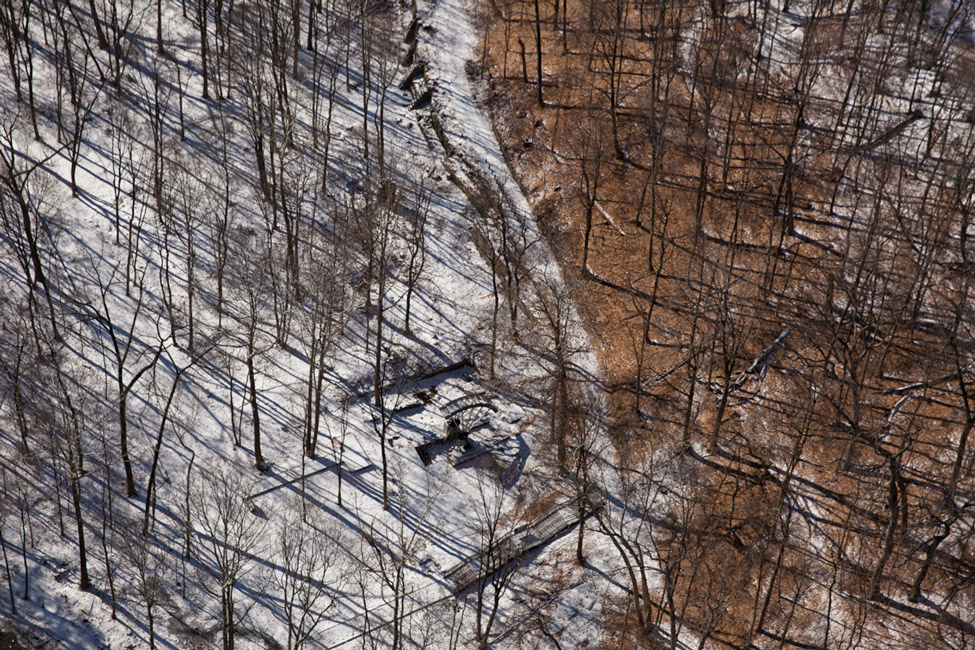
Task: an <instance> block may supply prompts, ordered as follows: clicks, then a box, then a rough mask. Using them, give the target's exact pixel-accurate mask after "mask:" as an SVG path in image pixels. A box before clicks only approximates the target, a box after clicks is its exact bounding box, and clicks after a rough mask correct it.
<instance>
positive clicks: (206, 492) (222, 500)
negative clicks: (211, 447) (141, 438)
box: [190, 466, 266, 650]
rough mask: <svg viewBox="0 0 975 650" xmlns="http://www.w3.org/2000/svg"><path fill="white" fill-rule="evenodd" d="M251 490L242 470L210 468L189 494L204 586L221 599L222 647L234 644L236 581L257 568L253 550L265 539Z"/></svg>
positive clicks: (227, 649)
mask: <svg viewBox="0 0 975 650" xmlns="http://www.w3.org/2000/svg"><path fill="white" fill-rule="evenodd" d="M248 492H249V485H248V484H247V483H245V481H244V479H243V478H242V476H241V474H240V473H239V472H236V471H234V470H233V469H227V468H224V467H223V466H209V467H207V468H206V471H204V472H202V473H201V474H200V476H199V478H198V479H197V482H196V484H195V486H194V488H193V490H192V492H191V493H190V502H191V504H192V509H193V514H194V519H193V528H194V530H195V532H196V539H197V548H198V549H199V550H200V554H201V560H202V562H201V564H200V571H201V573H202V578H203V587H204V589H206V590H207V591H208V592H209V593H211V594H213V595H214V596H216V597H217V598H219V600H220V625H221V630H222V642H223V650H233V649H234V647H235V640H236V630H237V625H238V622H239V620H240V616H241V615H242V612H241V610H240V607H239V605H238V603H237V592H238V585H239V583H240V581H241V580H243V579H245V578H246V577H247V576H248V575H249V574H250V573H251V572H252V571H253V570H254V568H255V567H256V566H257V564H256V563H255V561H254V559H255V558H254V554H255V552H257V551H258V550H260V548H261V545H262V544H263V542H264V529H265V524H266V521H265V520H264V519H262V518H260V517H256V516H254V515H252V514H251V511H250V508H249V507H248V506H247V504H246V503H245V495H247V494H248Z"/></svg>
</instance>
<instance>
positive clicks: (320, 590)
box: [273, 494, 345, 650]
mask: <svg viewBox="0 0 975 650" xmlns="http://www.w3.org/2000/svg"><path fill="white" fill-rule="evenodd" d="M281 523H282V525H281V527H280V528H279V529H278V534H277V550H278V554H279V557H280V558H281V569H280V571H276V572H275V573H274V578H273V579H274V583H275V585H276V586H277V587H278V589H279V590H280V592H281V601H282V603H283V608H284V618H285V621H286V623H287V627H288V643H287V648H288V650H301V648H303V647H305V646H306V644H308V643H309V642H310V641H311V640H312V638H313V636H312V635H313V634H314V633H315V630H316V629H317V628H318V626H319V625H320V624H321V623H322V622H323V621H325V620H327V617H328V616H329V612H330V610H331V608H332V606H333V605H334V604H335V602H336V599H337V597H338V594H339V593H341V591H342V589H343V585H344V581H345V576H344V575H342V574H341V573H338V574H337V573H336V571H334V570H333V569H336V568H337V563H338V561H339V559H340V555H339V554H340V552H341V540H340V539H339V538H338V535H339V530H338V529H337V527H336V526H334V525H332V522H329V521H327V520H326V519H325V517H324V515H323V514H322V511H321V510H319V509H317V508H313V509H308V508H307V506H306V504H305V502H304V496H303V495H300V494H299V495H296V497H295V498H294V499H293V500H292V501H291V503H290V504H289V506H288V508H287V510H286V511H285V513H284V518H283V521H282V522H281Z"/></svg>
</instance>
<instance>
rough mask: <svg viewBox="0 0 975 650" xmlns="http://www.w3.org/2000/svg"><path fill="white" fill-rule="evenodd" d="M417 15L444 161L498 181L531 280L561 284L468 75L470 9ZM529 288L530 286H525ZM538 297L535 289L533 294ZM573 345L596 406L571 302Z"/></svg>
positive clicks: (472, 36)
mask: <svg viewBox="0 0 975 650" xmlns="http://www.w3.org/2000/svg"><path fill="white" fill-rule="evenodd" d="M418 17H419V19H420V21H421V22H422V23H423V24H424V27H425V28H424V29H421V30H419V36H418V40H419V43H418V46H417V51H418V54H419V56H420V58H421V60H422V61H424V63H425V64H426V70H427V79H428V80H430V82H431V83H432V84H434V87H435V90H434V93H433V99H432V102H431V104H430V110H431V111H432V112H435V114H436V116H437V118H438V120H439V123H440V127H441V128H442V130H443V132H444V135H445V137H446V140H447V141H448V142H449V143H450V148H451V151H450V152H448V153H447V158H446V160H445V161H444V166H445V167H447V168H448V171H450V170H451V169H453V170H455V173H456V170H457V168H458V167H459V168H460V170H461V173H462V174H464V175H467V176H469V177H477V178H479V179H480V180H482V181H487V182H489V183H490V182H491V181H499V183H500V188H499V189H503V191H504V193H505V196H504V197H502V198H503V199H504V200H505V202H506V203H507V205H508V206H510V208H511V211H512V214H511V217H512V220H513V221H515V222H516V224H515V225H517V226H518V227H519V228H521V229H523V230H524V232H525V233H526V234H527V236H528V237H527V241H528V242H529V244H528V251H527V252H528V253H529V258H530V259H531V270H532V272H533V273H532V276H533V277H532V280H533V281H534V282H536V283H541V284H544V285H545V286H548V287H552V288H561V287H563V286H564V281H563V277H562V271H561V268H560V267H559V264H558V263H557V261H556V260H555V257H554V255H553V254H552V251H551V249H550V248H549V247H548V244H547V243H546V242H545V239H544V237H543V236H542V233H541V231H540V230H539V228H538V224H537V222H536V221H535V217H534V215H533V213H532V209H531V206H530V205H529V203H528V200H527V198H526V197H525V194H524V192H523V191H522V189H521V186H520V185H519V184H518V182H517V180H516V179H515V177H514V175H513V174H512V172H511V169H510V168H509V166H508V163H507V161H506V160H505V158H504V155H503V154H502V150H501V145H500V143H499V142H498V140H497V137H496V135H495V131H494V128H493V127H492V125H491V121H490V119H489V118H488V117H487V116H486V115H485V114H484V112H483V110H482V109H481V107H480V106H479V102H478V99H477V92H476V90H475V88H474V87H473V85H472V84H471V82H470V79H469V78H468V75H467V66H468V62H469V61H471V60H473V56H474V50H475V46H476V45H477V30H476V28H475V27H474V24H473V20H472V17H471V14H470V9H469V2H468V0H434V1H433V2H432V3H423V5H422V6H421V8H420V9H419V11H418ZM529 290H531V288H529ZM533 298H534V299H536V300H537V294H536V295H535V296H533ZM569 318H570V325H569V331H570V336H571V337H572V338H573V345H572V348H573V349H574V350H578V351H579V352H578V354H577V356H576V358H575V359H574V360H573V365H574V366H575V367H576V369H577V371H579V372H580V373H581V374H582V375H583V376H584V378H586V379H587V380H588V381H590V382H592V384H593V385H594V387H595V388H596V389H597V390H594V391H592V392H593V394H594V397H595V399H597V400H598V401H597V402H596V404H597V405H598V407H599V409H600V411H602V412H603V413H605V403H604V402H605V401H604V400H603V399H602V397H603V396H602V391H601V390H599V386H600V385H601V373H600V371H599V364H598V362H597V360H596V355H595V354H594V353H593V350H592V345H591V342H590V340H589V337H588V335H587V334H586V331H585V328H584V327H583V325H582V320H581V319H580V318H579V314H578V311H577V310H576V308H575V305H572V306H571V307H570V314H569Z"/></svg>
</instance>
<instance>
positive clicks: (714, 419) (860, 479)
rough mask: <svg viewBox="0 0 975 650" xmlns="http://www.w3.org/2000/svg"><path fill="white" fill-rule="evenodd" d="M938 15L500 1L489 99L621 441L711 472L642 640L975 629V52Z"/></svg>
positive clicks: (886, 636) (696, 493)
mask: <svg viewBox="0 0 975 650" xmlns="http://www.w3.org/2000/svg"><path fill="white" fill-rule="evenodd" d="M944 5H945V6H944V7H942V9H943V10H944V11H942V12H941V13H937V12H932V11H929V8H928V5H927V4H923V6H922V4H916V5H915V4H914V3H900V4H897V6H893V4H892V3H869V2H858V1H854V2H852V3H847V2H844V3H832V2H828V1H823V2H791V3H790V2H786V3H785V6H778V5H776V4H775V3H759V2H720V1H719V2H709V3H703V2H701V3H697V2H676V3H640V2H625V1H623V0H617V1H614V2H607V3H599V4H597V3H581V2H578V1H569V0H563V1H562V2H559V1H556V2H555V3H554V4H553V3H551V2H536V1H535V0H533V1H532V2H524V1H521V0H497V1H496V2H492V3H491V4H490V5H488V6H486V7H485V8H484V11H485V24H486V28H485V33H484V43H483V45H484V48H483V57H482V60H481V62H480V64H481V66H480V74H481V75H482V77H483V80H484V99H485V100H486V102H487V104H488V106H489V107H490V109H491V111H492V115H493V119H494V122H495V126H496V129H497V131H498V134H499V137H500V139H501V144H502V147H503V149H504V151H505V154H506V156H507V159H508V162H509V164H510V165H511V167H512V169H513V171H514V172H515V175H516V176H517V177H518V179H519V181H520V182H521V184H522V186H523V187H524V189H525V190H526V194H527V196H528V197H529V200H530V201H531V202H532V205H533V209H534V211H535V214H536V217H537V218H538V219H539V222H540V224H541V225H542V228H543V231H544V232H545V234H546V236H547V238H548V240H549V242H550V244H551V245H552V246H553V248H554V250H555V251H556V253H557V255H558V257H559V258H560V260H561V262H562V264H563V269H564V272H565V275H566V278H567V281H568V284H569V286H571V287H572V288H573V291H574V294H575V298H576V301H577V305H578V307H579V310H580V313H581V315H582V317H583V320H584V322H585V324H586V326H587V328H588V330H589V333H590V336H591V337H592V340H593V341H594V344H595V347H596V352H597V355H598V358H599V360H600V363H601V365H602V370H603V374H604V378H605V380H606V382H607V386H608V390H609V399H610V406H611V412H612V433H613V437H614V441H615V444H616V445H617V447H618V449H619V450H620V451H621V452H623V453H621V457H623V458H624V459H629V461H632V462H630V463H629V464H630V465H631V467H638V466H640V463H639V459H640V457H641V455H643V454H645V453H647V450H650V449H661V448H665V447H666V448H673V447H676V448H677V449H678V450H682V451H680V452H679V453H680V458H679V459H678V460H679V464H680V466H681V467H689V468H691V469H687V470H686V480H685V481H684V483H685V485H684V488H686V489H681V490H677V491H676V492H677V493H676V494H675V493H673V492H674V491H671V493H670V496H669V497H668V498H667V500H665V506H666V507H665V512H664V514H662V515H661V516H660V520H659V522H658V525H657V527H656V528H655V529H654V531H655V532H653V533H651V534H650V539H651V540H652V541H653V544H652V545H651V546H652V548H653V549H654V551H655V553H654V554H653V557H652V558H647V562H648V563H651V560H652V563H655V566H654V571H655V572H656V574H657V575H658V577H659V578H660V583H661V584H662V585H663V586H662V587H660V588H657V589H655V590H652V592H651V593H644V592H642V591H641V590H640V589H634V590H633V593H632V594H631V600H635V601H636V602H630V603H621V604H620V614H619V616H618V617H617V618H614V619H613V620H611V621H608V622H607V634H608V635H609V636H611V637H613V638H616V639H618V640H619V639H623V640H622V641H620V642H621V643H622V646H621V647H638V646H651V645H653V643H656V642H662V643H667V642H669V641H667V639H668V638H670V637H668V636H667V635H666V634H664V635H663V636H657V635H655V634H653V633H648V630H647V628H648V627H654V626H656V627H655V629H659V630H663V631H669V632H673V631H674V630H677V629H678V628H679V627H685V626H686V628H688V629H691V630H693V631H694V633H695V634H696V635H697V636H698V638H701V639H702V644H705V645H706V644H707V642H709V641H710V642H712V643H713V644H716V645H727V646H730V647H748V646H752V647H756V646H757V647H763V648H764V647H783V646H787V645H792V646H798V647H807V648H814V647H817V648H818V647H871V646H872V647H879V646H883V647H903V648H911V647H920V646H921V645H927V644H934V645H939V646H953V647H960V645H965V644H966V643H969V642H971V639H972V638H973V634H975V615H973V613H972V612H973V611H975V608H973V605H975V586H973V585H972V583H971V581H970V579H969V578H968V577H967V576H970V575H971V571H972V567H973V566H975V558H973V553H972V547H971V541H972V538H971V534H972V530H973V512H975V509H973V504H975V493H973V487H975V478H973V465H975V456H973V454H972V452H971V449H970V447H971V445H970V441H969V435H970V432H971V429H972V427H973V425H975V405H973V401H972V400H973V399H975V395H973V390H975V384H973V383H972V376H971V375H972V373H971V368H972V367H973V363H975V356H973V355H975V337H973V332H972V329H971V327H972V322H973V321H972V319H971V309H970V300H969V296H970V293H969V291H970V289H969V287H970V284H971V283H970V280H971V277H972V276H971V269H972V266H971V260H972V251H971V250H970V249H971V242H970V238H971V235H970V233H969V224H970V220H971V216H972V205H971V197H970V196H969V194H970V187H971V186H972V185H971V183H972V181H973V180H975V173H973V168H972V162H971V161H972V160H975V155H973V154H975V135H973V130H972V128H971V124H970V114H969V112H968V111H966V108H965V107H966V106H968V105H970V103H971V99H972V97H973V88H972V82H971V80H972V79H973V78H975V74H973V72H975V66H973V63H972V61H973V58H972V55H971V46H970V45H969V44H968V43H967V42H965V40H964V39H963V38H961V34H962V28H961V27H960V25H962V24H964V22H965V20H969V19H970V18H971V16H970V12H971V8H970V7H968V8H966V7H965V6H964V5H963V4H962V3H944ZM940 6H941V5H939V7H940ZM939 11H941V10H939ZM539 45H540V50H541V52H542V61H541V64H540V65H539V63H538V60H537V52H538V51H539ZM539 69H540V70H541V77H542V84H541V93H540V95H541V99H542V103H539V85H538V76H539V72H538V71H539ZM963 70H964V71H967V73H963V72H962V71H963ZM966 74H967V76H966ZM965 188H969V189H965ZM675 441H679V443H676V444H675ZM641 534H643V533H641ZM641 599H643V601H644V602H642V603H641ZM648 604H649V605H651V606H649V607H647V611H649V612H650V613H651V616H650V618H649V619H648V620H647V621H645V625H644V628H643V629H642V631H640V633H636V632H634V631H633V630H632V628H631V625H632V624H633V618H632V615H631V612H630V610H631V607H632V606H633V605H636V606H637V607H641V606H646V605H648ZM661 639H664V640H663V641H661ZM671 640H673V639H671Z"/></svg>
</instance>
